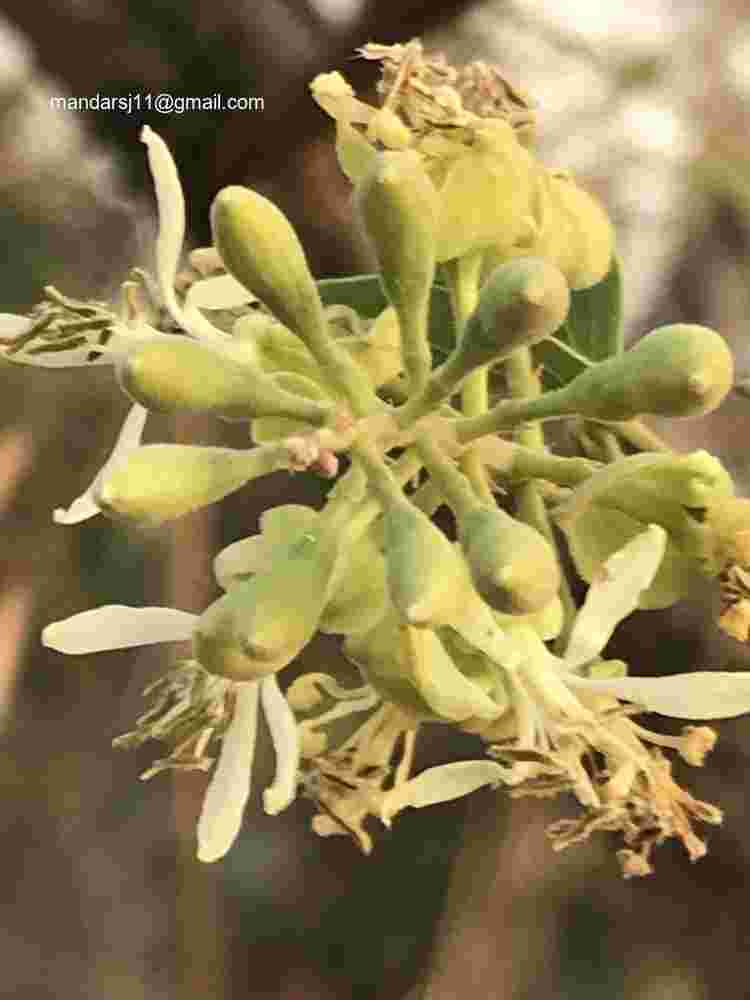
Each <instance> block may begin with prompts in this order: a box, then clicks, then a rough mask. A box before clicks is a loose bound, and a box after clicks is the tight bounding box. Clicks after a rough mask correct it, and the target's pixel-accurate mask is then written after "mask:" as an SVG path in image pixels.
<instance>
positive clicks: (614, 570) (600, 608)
mask: <svg viewBox="0 0 750 1000" xmlns="http://www.w3.org/2000/svg"><path fill="white" fill-rule="evenodd" d="M666 544H667V533H666V531H665V530H664V529H663V528H661V527H660V526H659V525H658V524H651V525H649V527H648V528H647V529H646V530H645V531H643V532H641V533H640V534H639V535H636V537H635V538H633V539H632V540H631V541H630V542H628V544H627V545H624V546H623V547H622V548H621V549H619V550H618V551H617V552H615V553H614V555H611V556H610V557H609V559H607V561H606V562H605V563H604V566H603V568H602V573H601V578H600V579H598V580H595V581H594V582H593V583H592V584H591V586H590V587H589V591H588V594H587V595H586V600H585V601H584V604H583V607H582V608H581V610H580V611H579V612H578V615H577V617H576V620H575V624H574V625H573V630H572V632H571V635H570V641H569V642H568V648H567V650H566V652H565V657H564V660H565V665H566V666H567V667H568V668H569V669H570V670H575V669H576V668H577V667H580V666H582V665H583V664H584V663H588V662H589V661H590V660H593V659H594V658H595V657H597V656H598V655H599V654H600V653H601V652H602V650H603V649H604V647H605V646H606V645H607V643H608V642H609V639H610V637H611V635H612V633H613V632H614V630H615V628H616V627H617V625H618V624H619V623H620V622H621V621H622V620H623V618H627V616H628V615H629V614H631V613H632V612H633V611H635V609H636V608H637V607H638V597H639V596H640V594H641V592H642V591H643V590H645V589H646V587H648V586H649V585H650V584H651V581H652V580H653V579H654V576H655V575H656V571H657V570H658V568H659V564H660V563H661V561H662V559H663V557H664V550H665V548H666Z"/></svg>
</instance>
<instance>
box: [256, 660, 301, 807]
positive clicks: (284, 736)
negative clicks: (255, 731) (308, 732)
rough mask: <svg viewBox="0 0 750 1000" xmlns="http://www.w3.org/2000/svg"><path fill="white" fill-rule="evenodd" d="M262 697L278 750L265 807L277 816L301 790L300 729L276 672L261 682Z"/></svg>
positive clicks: (272, 738)
mask: <svg viewBox="0 0 750 1000" xmlns="http://www.w3.org/2000/svg"><path fill="white" fill-rule="evenodd" d="M260 697H261V703H262V705H263V712H264V714H265V717H266V722H267V723H268V729H269V731H270V733H271V741H272V742H273V749H274V751H275V753H276V777H275V778H274V779H273V784H272V785H270V786H269V787H268V788H267V789H266V790H265V791H264V792H263V808H264V809H265V811H266V812H267V813H268V815H269V816H276V815H277V814H278V813H280V812H282V811H283V810H284V809H286V808H287V806H289V805H291V803H292V802H293V801H294V798H295V796H296V794H297V778H298V773H299V761H300V739H299V730H298V728H297V721H296V719H295V718H294V712H293V711H292V710H291V708H290V707H289V704H288V702H287V700H286V698H285V697H284V695H283V694H282V693H281V690H280V688H279V682H278V681H277V680H276V675H275V674H271V675H270V677H265V678H264V679H263V680H262V681H261V682H260Z"/></svg>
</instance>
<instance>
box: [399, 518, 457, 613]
mask: <svg viewBox="0 0 750 1000" xmlns="http://www.w3.org/2000/svg"><path fill="white" fill-rule="evenodd" d="M383 545H384V555H385V562H386V570H387V579H388V590H389V592H390V595H391V600H392V601H393V604H394V605H395V607H396V608H397V610H398V611H399V612H400V614H401V615H402V616H403V618H404V619H405V620H406V621H407V622H408V623H409V624H410V625H418V626H428V625H443V624H449V623H450V622H451V620H452V619H453V618H454V617H455V615H456V614H457V613H459V612H460V610H461V609H462V608H463V606H464V605H465V602H466V571H465V568H464V566H463V562H462V559H461V556H460V554H459V553H458V552H457V551H456V549H455V548H454V547H453V545H452V544H451V542H450V541H449V540H448V539H447V538H446V537H445V535H444V534H443V533H442V531H441V530H440V529H439V528H438V527H437V526H436V525H434V524H433V523H432V521H431V520H430V519H429V517H427V515H426V514H423V513H422V511H421V510H418V509H417V508H416V507H415V506H414V505H413V504H411V503H410V502H409V501H408V500H406V499H405V500H404V502H403V503H400V504H394V505H393V506H392V507H390V508H389V509H388V510H386V512H385V513H384V515H383Z"/></svg>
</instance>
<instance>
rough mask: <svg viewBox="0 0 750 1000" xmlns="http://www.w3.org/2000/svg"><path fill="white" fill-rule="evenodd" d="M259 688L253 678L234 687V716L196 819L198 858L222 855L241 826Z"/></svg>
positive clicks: (252, 752)
mask: <svg viewBox="0 0 750 1000" xmlns="http://www.w3.org/2000/svg"><path fill="white" fill-rule="evenodd" d="M259 687H260V685H259V684H258V682H257V681H245V682H243V683H239V684H237V686H236V700H235V705H234V715H233V716H232V721H231V722H230V723H229V728H228V729H227V731H226V733H225V734H224V739H223V740H222V744H221V753H220V754H219V760H218V763H217V764H216V767H215V768H214V773H213V775H212V777H211V782H210V784H209V786H208V788H207V789H206V797H205V799H204V800H203V809H202V811H201V815H200V819H199V820H198V860H199V861H218V860H219V858H223V857H224V855H225V854H226V853H227V851H228V850H229V848H230V847H231V846H232V844H233V843H234V841H235V838H236V837H237V834H238V833H239V831H240V827H241V826H242V814H243V813H244V811H245V806H246V805H247V800H248V798H249V797H250V787H251V779H252V772H253V759H254V757H255V737H256V735H257V732H258V692H259Z"/></svg>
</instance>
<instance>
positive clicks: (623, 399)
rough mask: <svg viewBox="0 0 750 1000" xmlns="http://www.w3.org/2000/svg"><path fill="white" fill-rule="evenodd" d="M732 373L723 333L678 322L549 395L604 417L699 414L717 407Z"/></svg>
mask: <svg viewBox="0 0 750 1000" xmlns="http://www.w3.org/2000/svg"><path fill="white" fill-rule="evenodd" d="M733 377H734V362H733V359H732V354H731V351H730V350H729V348H728V347H727V345H726V343H725V341H724V340H723V339H722V337H721V336H719V334H718V333H715V332H714V331H713V330H709V329H708V327H705V326H695V325H692V324H687V323H677V324H674V325H672V326H662V327H659V329H657V330H653V331H652V332H651V333H649V334H647V335H646V336H645V337H643V338H642V339H641V340H639V341H638V343H637V344H636V345H635V347H633V348H631V349H630V350H629V351H626V352H625V353H624V354H622V355H620V356H619V357H616V358H610V359H609V360H607V361H602V362H601V363H600V364H598V365H595V366H594V367H592V368H589V369H587V370H586V371H584V372H582V373H581V374H580V375H579V376H578V377H577V378H575V379H573V381H572V382H569V383H568V385H567V386H566V387H565V388H564V389H562V390H558V392H556V393H551V394H548V395H554V396H557V395H558V393H562V394H564V401H565V402H566V403H567V405H569V406H570V408H571V409H572V410H574V411H575V412H577V413H580V414H581V415H582V416H585V417H596V418H598V419H601V420H630V419H631V418H632V417H635V416H637V415H639V414H642V413H652V414H654V415H658V416H662V417H696V416H702V415H703V414H705V413H710V412H711V410H715V409H716V407H717V406H718V405H719V404H720V403H721V401H722V400H723V399H724V397H725V396H726V394H727V393H728V392H729V390H730V389H731V387H732V381H733ZM561 398H562V397H561Z"/></svg>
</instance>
